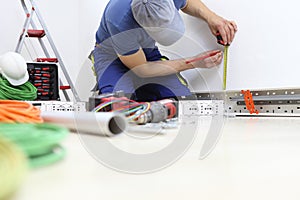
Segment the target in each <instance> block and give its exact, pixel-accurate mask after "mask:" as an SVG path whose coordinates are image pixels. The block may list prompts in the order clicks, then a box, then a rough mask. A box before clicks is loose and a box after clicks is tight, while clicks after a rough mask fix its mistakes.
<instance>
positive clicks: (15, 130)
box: [0, 123, 69, 167]
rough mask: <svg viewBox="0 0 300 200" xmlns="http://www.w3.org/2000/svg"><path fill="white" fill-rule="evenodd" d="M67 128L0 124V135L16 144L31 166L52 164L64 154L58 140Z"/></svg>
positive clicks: (48, 125) (65, 132)
mask: <svg viewBox="0 0 300 200" xmlns="http://www.w3.org/2000/svg"><path fill="white" fill-rule="evenodd" d="M68 132H69V131H68V129H66V128H62V127H60V126H56V125H52V124H45V123H42V124H11V123H10V124H1V123H0V136H3V137H5V138H7V139H8V140H10V141H12V142H14V143H15V144H17V145H18V146H19V147H20V148H21V149H22V150H23V152H24V153H25V154H26V155H27V157H28V158H29V163H30V166H31V167H40V166H45V165H49V164H52V163H54V162H56V161H58V160H60V159H62V158H63V157H64V155H65V150H64V149H63V148H62V147H61V145H60V142H61V141H62V140H63V139H64V138H65V137H66V135H67V134H68Z"/></svg>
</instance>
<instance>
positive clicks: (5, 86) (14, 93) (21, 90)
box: [0, 76, 37, 101]
mask: <svg viewBox="0 0 300 200" xmlns="http://www.w3.org/2000/svg"><path fill="white" fill-rule="evenodd" d="M36 97H37V89H36V87H34V85H32V83H30V82H29V81H27V82H26V83H25V84H23V85H19V86H12V85H11V84H10V83H9V82H8V80H6V79H4V78H2V77H1V76H0V99H12V100H27V101H31V100H35V99H36Z"/></svg>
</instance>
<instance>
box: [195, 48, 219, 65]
mask: <svg viewBox="0 0 300 200" xmlns="http://www.w3.org/2000/svg"><path fill="white" fill-rule="evenodd" d="M214 53H216V54H215V55H213V56H210V57H208V58H205V59H201V58H203V57H206V55H210V54H214ZM197 58H199V59H201V60H199V61H194V62H191V63H190V64H191V65H192V66H193V67H194V68H212V67H216V66H218V65H220V64H221V62H222V58H223V53H222V51H220V50H212V51H207V52H204V53H201V54H198V55H196V56H194V57H192V58H191V59H192V60H197Z"/></svg>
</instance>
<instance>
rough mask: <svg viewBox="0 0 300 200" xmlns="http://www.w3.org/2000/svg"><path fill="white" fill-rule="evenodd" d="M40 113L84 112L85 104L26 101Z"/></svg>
mask: <svg viewBox="0 0 300 200" xmlns="http://www.w3.org/2000/svg"><path fill="white" fill-rule="evenodd" d="M28 103H31V104H32V105H33V106H36V107H38V108H39V109H40V110H41V111H47V112H86V111H87V110H86V102H76V103H75V102H68V101H66V102H63V101H28Z"/></svg>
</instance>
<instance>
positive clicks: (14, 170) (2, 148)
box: [0, 137, 28, 199]
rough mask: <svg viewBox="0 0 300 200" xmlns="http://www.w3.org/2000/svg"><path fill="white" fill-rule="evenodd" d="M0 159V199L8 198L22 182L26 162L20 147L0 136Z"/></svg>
mask: <svg viewBox="0 0 300 200" xmlns="http://www.w3.org/2000/svg"><path fill="white" fill-rule="evenodd" d="M0 160H1V162H0V163H1V164H0V177H1V178H0V185H1V188H0V199H8V198H9V197H10V196H11V195H12V194H13V193H14V192H15V191H16V190H17V189H18V187H19V186H20V184H21V183H22V181H23V179H24V177H25V175H26V171H27V168H28V162H27V159H26V156H25V155H24V153H23V152H22V151H21V150H20V148H19V147H18V146H16V145H15V144H14V143H12V142H10V141H9V140H7V139H6V138H3V137H0Z"/></svg>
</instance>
